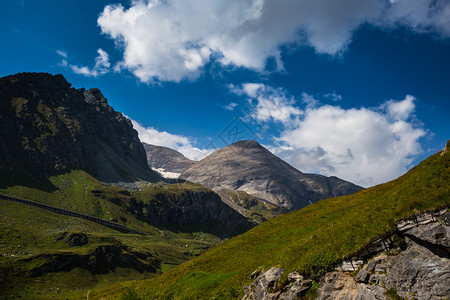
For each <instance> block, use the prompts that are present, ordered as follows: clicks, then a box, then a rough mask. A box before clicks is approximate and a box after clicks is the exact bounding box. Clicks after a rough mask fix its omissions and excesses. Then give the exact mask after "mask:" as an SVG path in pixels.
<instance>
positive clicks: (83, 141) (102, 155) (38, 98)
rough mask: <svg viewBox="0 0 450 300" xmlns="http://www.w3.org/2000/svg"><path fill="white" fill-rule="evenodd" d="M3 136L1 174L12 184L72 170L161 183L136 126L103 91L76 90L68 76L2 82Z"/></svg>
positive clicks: (27, 75) (0, 132) (106, 179)
mask: <svg viewBox="0 0 450 300" xmlns="http://www.w3.org/2000/svg"><path fill="white" fill-rule="evenodd" d="M0 135H1V137H2V138H1V140H0V175H3V176H5V174H7V177H9V178H10V181H13V182H11V183H10V184H14V183H15V182H14V180H15V178H14V177H24V175H26V174H28V175H31V176H32V177H33V176H34V177H40V178H45V177H48V176H51V175H57V174H61V173H65V172H68V171H70V170H72V169H80V170H84V171H86V172H88V173H90V174H91V175H93V176H94V177H96V178H98V179H100V180H102V181H104V182H117V181H134V180H136V179H144V180H148V181H158V180H160V177H159V176H158V175H157V174H156V173H155V172H153V171H152V170H150V169H149V168H148V166H147V159H146V155H145V150H144V148H143V146H142V144H141V142H140V141H139V138H138V135H137V132H136V131H135V130H134V129H133V126H132V124H131V121H130V120H128V119H127V118H126V117H124V116H123V115H122V114H121V113H119V112H117V111H115V110H114V109H113V108H112V107H111V106H109V105H108V103H107V101H106V99H105V98H104V97H103V95H102V94H101V92H100V91H99V90H98V89H90V90H85V89H75V88H72V87H71V85H70V83H68V82H67V81H66V79H64V77H63V76H62V75H55V76H53V75H50V74H46V73H20V74H16V75H11V76H7V77H3V78H0ZM5 182H6V181H5V180H2V183H3V184H5Z"/></svg>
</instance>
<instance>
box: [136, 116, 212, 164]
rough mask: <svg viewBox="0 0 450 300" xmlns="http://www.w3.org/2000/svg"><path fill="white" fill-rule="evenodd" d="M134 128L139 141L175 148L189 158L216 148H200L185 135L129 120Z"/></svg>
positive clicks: (196, 157) (195, 157) (195, 158)
mask: <svg viewBox="0 0 450 300" xmlns="http://www.w3.org/2000/svg"><path fill="white" fill-rule="evenodd" d="M131 122H132V123H133V127H134V129H136V131H137V132H138V134H139V139H140V140H141V142H145V143H147V144H151V145H156V146H165V147H169V148H171V149H174V150H177V151H178V152H180V153H182V154H183V155H184V156H186V157H187V158H189V159H192V160H200V159H202V158H204V157H205V156H207V155H209V154H211V153H212V152H214V151H215V150H217V149H200V148H197V147H195V146H194V145H195V140H193V139H191V138H188V137H186V136H182V135H177V134H172V133H169V132H167V131H159V130H157V129H155V128H153V127H144V126H142V125H141V124H139V122H136V121H134V120H131Z"/></svg>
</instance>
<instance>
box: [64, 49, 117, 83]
mask: <svg viewBox="0 0 450 300" xmlns="http://www.w3.org/2000/svg"><path fill="white" fill-rule="evenodd" d="M97 53H98V56H97V57H96V58H95V65H94V67H92V68H89V67H87V66H82V67H80V66H75V65H70V68H71V69H72V71H73V72H74V73H76V74H81V75H84V76H89V77H97V76H100V75H104V74H106V73H108V72H109V71H110V67H111V63H110V62H109V55H108V53H106V52H105V51H104V50H103V49H98V50H97Z"/></svg>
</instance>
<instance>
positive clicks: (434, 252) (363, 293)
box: [317, 213, 450, 300]
mask: <svg viewBox="0 0 450 300" xmlns="http://www.w3.org/2000/svg"><path fill="white" fill-rule="evenodd" d="M449 217H450V213H446V214H445V215H443V216H442V217H440V218H437V220H436V221H435V222H432V223H428V224H423V225H417V226H415V227H413V228H410V229H407V230H405V231H404V232H403V233H402V234H403V235H404V237H405V241H406V250H404V251H401V252H400V253H398V254H396V255H392V254H391V255H387V254H385V253H383V254H380V255H378V256H376V257H374V258H373V259H372V260H370V261H369V262H368V263H367V264H365V265H364V266H363V267H362V268H361V269H360V270H359V272H358V273H357V274H356V275H355V277H354V278H353V277H352V276H351V275H350V274H351V273H349V272H342V271H334V272H330V273H327V274H326V276H325V278H324V280H323V281H322V282H321V285H320V286H319V289H318V292H317V299H349V300H350V299H390V298H389V297H387V296H386V293H387V292H388V291H390V292H391V293H394V294H397V295H398V296H400V297H403V298H405V299H448V298H449V297H450V284H449V283H450V259H449V258H450V243H449V240H450V239H449V237H450V227H449V226H448V223H446V220H447V219H448V218H449Z"/></svg>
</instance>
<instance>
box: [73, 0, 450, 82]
mask: <svg viewBox="0 0 450 300" xmlns="http://www.w3.org/2000/svg"><path fill="white" fill-rule="evenodd" d="M98 24H99V26H100V28H101V30H102V32H103V33H104V34H106V35H108V36H109V37H111V38H112V39H113V40H114V41H115V42H116V44H117V45H118V46H119V47H121V48H123V50H124V56H123V60H122V61H121V62H119V63H118V64H117V65H116V67H117V68H119V69H120V68H125V69H128V70H130V71H131V72H133V73H134V74H135V75H136V76H137V77H138V78H139V79H140V80H142V81H144V82H153V81H174V82H178V81H180V80H183V79H196V78H197V77H198V76H200V74H201V72H202V70H203V67H204V66H205V64H207V63H208V62H210V61H218V62H220V63H221V64H222V65H233V66H238V67H245V68H249V69H253V70H256V71H262V70H264V69H265V66H266V62H267V59H268V58H274V60H275V62H276V67H277V69H278V70H283V62H282V60H281V54H280V53H281V50H280V46H281V45H285V44H291V45H297V46H299V45H309V46H311V47H313V48H314V49H315V50H316V51H317V52H318V53H326V54H331V55H335V54H339V53H341V52H342V51H345V49H346V47H347V45H348V44H349V43H350V42H351V40H352V35H353V32H354V31H355V30H356V29H357V28H358V27H359V26H360V25H361V24H371V25H373V26H378V27H382V28H392V27H397V26H406V27H408V28H410V29H411V30H413V31H416V32H434V33H437V34H438V35H439V36H441V37H449V36H450V2H449V1H447V0H414V1H410V0H398V1H386V0H340V1H335V0H314V1H311V0H283V1H276V0H216V1H209V0H164V1H163V0H135V1H132V4H131V6H130V7H129V8H125V7H123V6H122V5H120V4H117V5H108V6H106V7H105V8H104V10H103V12H102V13H101V15H100V16H99V18H98ZM86 71H88V70H87V69H83V68H80V72H86Z"/></svg>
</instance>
